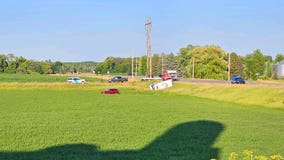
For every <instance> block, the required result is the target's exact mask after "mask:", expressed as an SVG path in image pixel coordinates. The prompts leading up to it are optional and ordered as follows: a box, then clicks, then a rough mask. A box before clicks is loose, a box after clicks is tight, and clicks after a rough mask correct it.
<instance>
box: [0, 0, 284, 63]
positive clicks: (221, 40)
mask: <svg viewBox="0 0 284 160" xmlns="http://www.w3.org/2000/svg"><path fill="white" fill-rule="evenodd" d="M0 2H1V5H0V22H1V23H0V54H8V53H14V54H15V55H16V56H24V57H26V58H28V59H34V60H46V59H51V60H52V61H57V60H59V61H64V62H65V61H73V62H76V61H103V60H104V59H105V58H106V57H108V56H116V57H131V52H132V48H133V49H134V52H135V55H136V56H141V55H144V54H145V52H146V42H145V41H146V40H145V26H144V24H145V20H146V18H147V16H151V18H152V49H153V53H161V52H165V53H170V52H173V53H177V52H178V50H179V49H180V48H182V47H185V46H186V45H188V44H193V45H218V46H220V47H222V49H224V50H225V51H226V52H232V51H234V52H236V53H237V54H240V55H246V54H248V53H252V52H253V51H254V50H255V49H261V50H262V52H263V53H264V54H265V55H271V56H272V57H274V56H275V55H276V54H277V53H284V1H283V0H198V1H197V0H141V1H135V0H101V1H99V0H0Z"/></svg>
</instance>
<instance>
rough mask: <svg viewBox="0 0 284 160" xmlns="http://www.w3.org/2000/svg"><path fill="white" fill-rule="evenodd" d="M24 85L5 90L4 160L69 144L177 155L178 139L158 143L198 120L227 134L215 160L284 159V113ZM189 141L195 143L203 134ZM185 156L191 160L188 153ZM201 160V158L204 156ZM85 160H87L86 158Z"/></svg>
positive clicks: (1, 108) (141, 93) (158, 95)
mask: <svg viewBox="0 0 284 160" xmlns="http://www.w3.org/2000/svg"><path fill="white" fill-rule="evenodd" d="M13 85H16V84H13ZM17 85H23V84H17ZM25 85H27V86H25ZM25 85H23V88H24V89H16V88H15V89H8V90H0V96H1V99H0V104H1V105H0V115H1V117H0V130H1V132H0V142H1V144H0V159H1V153H3V152H4V151H5V152H8V153H11V154H16V153H17V152H20V151H21V152H26V153H28V152H31V151H34V152H38V151H40V150H44V149H46V148H50V147H54V146H61V145H67V144H91V145H93V146H94V147H95V146H96V147H97V149H98V151H100V152H110V151H119V152H122V153H123V154H126V155H128V154H130V153H128V152H127V151H135V152H137V154H138V155H139V156H140V159H143V157H144V159H148V158H149V157H148V158H147V155H148V154H152V155H153V156H157V157H159V156H162V155H163V154H164V153H163V154H162V155H161V153H159V152H157V151H155V150H151V145H152V144H153V145H154V144H157V145H158V146H156V147H159V148H161V149H162V148H164V149H165V150H167V151H171V152H173V153H174V150H172V147H173V146H175V147H177V148H176V150H180V149H179V148H178V147H183V146H180V145H177V144H175V143H176V142H177V139H176V141H172V142H167V143H169V145H163V144H164V143H162V142H161V144H159V143H160V142H159V141H157V142H155V141H156V139H157V138H158V137H159V136H163V135H164V134H166V132H167V131H168V130H169V129H171V128H173V127H174V126H177V125H179V124H182V123H189V124H191V123H192V124H194V123H195V122H196V121H200V120H202V121H208V122H217V123H219V124H220V125H222V126H223V128H224V129H223V130H222V131H221V130H220V132H219V133H218V135H217V137H214V142H212V146H208V147H209V148H208V149H209V150H210V148H212V149H213V148H219V152H218V153H219V157H220V158H218V157H213V158H218V159H221V158H222V159H227V157H228V154H229V153H231V152H232V151H235V152H241V151H243V150H245V149H251V150H254V151H255V152H256V154H258V155H260V154H264V155H273V154H281V155H284V153H283V148H282V144H283V143H284V137H283V136H282V135H284V131H283V128H284V123H283V121H284V117H283V115H284V110H283V109H271V108H265V107H258V106H249V105H239V104H236V103H229V102H221V101H215V100H210V99H204V98H197V97H192V96H190V95H185V94H184V95H181V94H173V93H168V92H166V90H165V92H153V91H149V90H148V88H143V87H142V85H141V84H133V85H134V86H135V85H137V86H138V87H142V90H136V89H135V87H133V88H129V87H128V85H130V84H127V83H123V84H121V83H118V84H108V83H102V84H100V83H94V84H87V85H67V84H61V83H59V84H57V83H55V84H53V85H54V87H53V88H52V87H50V86H46V85H47V84H46V83H41V84H34V83H31V84H25ZM37 85H39V86H37ZM140 85H141V86H140ZM143 85H146V83H145V84H143ZM31 86H35V88H33V89H31V88H30V87H31ZM37 87H39V88H40V87H42V88H40V89H36V88H37ZM69 87H70V88H69ZM85 87H86V88H85ZM107 87H118V88H119V89H120V90H121V94H120V95H101V94H100V91H101V89H104V88H107ZM177 87H178V86H177ZM144 89H145V90H144ZM213 128H214V127H213ZM182 131H183V130H182ZM184 131H186V130H184ZM176 134H183V135H184V134H185V135H186V134H187V133H180V131H179V133H176ZM191 134H196V136H198V135H200V131H198V132H196V133H195V132H194V131H192V132H191ZM203 134H204V133H203ZM207 134H208V135H210V134H212V131H208V133H206V135H207ZM164 136H166V137H168V138H171V136H167V135H164ZM188 136H189V137H188V138H190V137H191V136H193V135H191V136H190V135H188ZM193 137H194V136H193ZM184 138H186V137H184ZM165 140H166V139H165ZM184 140H185V141H187V140H189V141H190V139H184ZM207 141H208V139H206V138H205V139H204V140H200V141H199V143H197V144H196V145H197V146H198V145H199V144H203V143H205V144H207V143H208V142H207ZM154 142H155V143H154ZM158 142H159V143H158ZM188 143H190V142H188ZM185 144H187V143H185ZM148 145H150V146H148ZM67 148H68V147H67ZM69 149H70V148H69ZM144 150H146V151H147V152H146V153H147V154H145V155H144V154H143V151H144ZM12 152H13V153H12ZM74 152H76V151H75V150H74ZM47 153H48V152H47ZM90 153H92V152H90ZM112 153H113V152H110V156H112ZM182 153H183V154H186V155H187V152H186V151H185V152H182ZM19 155H21V154H20V153H19ZM35 155H37V154H35ZM202 155H204V153H200V156H202ZM27 156H29V154H27ZM30 156H33V155H32V154H31V155H30ZM66 156H67V155H66ZM80 156H82V157H80V159H84V156H86V155H84V154H82V155H80ZM113 156H114V155H113ZM172 156H174V155H172ZM176 156H178V155H176ZM196 158H198V157H193V158H192V159H196ZM106 159H107V158H106ZM130 159H131V158H130ZM153 159H155V157H154V158H153ZM156 159H158V158H156ZM176 159H179V158H176Z"/></svg>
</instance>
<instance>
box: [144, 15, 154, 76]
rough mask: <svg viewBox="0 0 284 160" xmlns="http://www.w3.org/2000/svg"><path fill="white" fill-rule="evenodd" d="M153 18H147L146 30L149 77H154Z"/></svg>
mask: <svg viewBox="0 0 284 160" xmlns="http://www.w3.org/2000/svg"><path fill="white" fill-rule="evenodd" d="M151 28H152V22H151V17H147V19H146V23H145V29H146V58H147V76H150V77H151V76H152V46H151Z"/></svg>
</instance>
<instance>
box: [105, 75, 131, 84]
mask: <svg viewBox="0 0 284 160" xmlns="http://www.w3.org/2000/svg"><path fill="white" fill-rule="evenodd" d="M127 81H128V78H127V77H121V76H114V77H112V78H110V79H109V80H108V82H109V83H112V82H122V83H123V82H127Z"/></svg>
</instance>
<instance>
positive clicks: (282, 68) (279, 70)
mask: <svg viewBox="0 0 284 160" xmlns="http://www.w3.org/2000/svg"><path fill="white" fill-rule="evenodd" d="M275 69H276V74H277V77H279V78H284V60H282V61H280V62H278V63H277V64H276V65H275Z"/></svg>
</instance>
